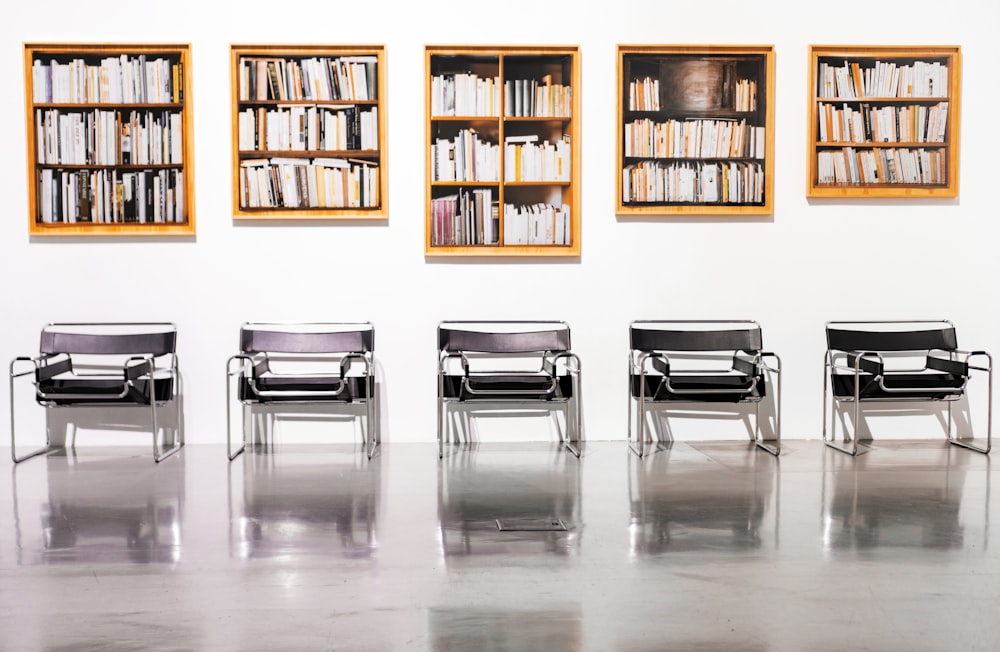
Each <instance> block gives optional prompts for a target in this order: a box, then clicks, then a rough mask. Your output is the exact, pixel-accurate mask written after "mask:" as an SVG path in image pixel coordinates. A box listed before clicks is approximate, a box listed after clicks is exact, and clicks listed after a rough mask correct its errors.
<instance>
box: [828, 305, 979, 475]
mask: <svg viewBox="0 0 1000 652" xmlns="http://www.w3.org/2000/svg"><path fill="white" fill-rule="evenodd" d="M906 326H909V328H904V327H906ZM931 326H936V328H931ZM826 333H827V351H826V354H825V355H824V358H823V441H824V442H825V443H826V445H827V446H829V447H831V448H835V449H837V450H839V451H843V452H845V453H848V454H849V455H855V456H856V455H861V454H864V453H866V452H868V450H869V448H868V447H867V446H865V445H863V444H862V445H859V444H858V429H859V427H860V423H861V422H860V417H861V404H862V403H876V402H882V403H888V402H907V401H915V402H935V401H944V402H945V403H946V404H947V413H948V426H947V428H948V430H947V438H948V441H949V442H950V443H952V444H954V445H956V446H961V447H963V448H968V449H969V450H973V451H976V452H978V453H983V454H989V452H990V449H991V447H992V441H993V357H992V356H991V355H990V354H989V353H987V352H986V351H963V350H960V349H958V344H957V338H956V335H955V327H954V326H953V325H952V323H951V322H950V321H948V320H945V319H939V320H921V319H915V320H888V321H861V320H859V321H831V322H828V323H827V325H826ZM894 354H907V355H909V356H911V357H912V356H919V357H923V358H924V360H925V363H924V366H922V367H917V368H907V369H902V368H901V369H888V368H886V359H887V358H889V357H891V356H892V355H894ZM980 360H981V362H980ZM973 371H982V372H985V373H986V379H987V397H988V398H987V402H986V405H987V408H986V445H985V446H977V445H975V444H973V443H972V442H971V441H966V440H964V439H960V438H959V437H958V436H957V434H956V433H955V432H954V426H953V419H952V403H953V402H955V401H957V400H960V399H961V398H962V397H964V396H965V395H966V388H967V385H968V382H969V380H970V379H971V377H972V372H973ZM838 380H839V381H844V380H846V381H847V382H848V384H849V387H846V388H845V387H840V388H839V390H840V391H838V387H836V386H835V381H838ZM933 383H936V384H933ZM839 384H840V385H844V383H843V382H841V383H839ZM842 403H851V404H852V405H853V416H854V433H853V434H850V435H849V434H848V432H847V426H846V424H845V426H844V436H843V439H842V441H840V442H838V441H837V440H836V414H835V412H836V411H835V410H834V407H835V405H837V404H842ZM828 410H829V418H828ZM828 425H829V429H828V428H827V426H828Z"/></svg>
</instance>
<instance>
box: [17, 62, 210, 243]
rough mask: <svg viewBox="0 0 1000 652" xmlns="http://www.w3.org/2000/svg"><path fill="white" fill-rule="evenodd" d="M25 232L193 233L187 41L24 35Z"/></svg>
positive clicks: (78, 233) (192, 149)
mask: <svg viewBox="0 0 1000 652" xmlns="http://www.w3.org/2000/svg"><path fill="white" fill-rule="evenodd" d="M24 77H25V93H24V97H25V114H26V119H27V136H28V138H27V140H28V143H27V145H28V146H27V152H28V211H29V214H28V233H29V234H30V235H32V236H118V235H121V236H142V235H151V236H152V235H157V236H161V235H192V234H194V232H195V219H194V147H193V133H194V132H193V128H192V109H191V106H192V101H191V48H190V46H189V45H186V44H185V45H177V44H155V45H154V44H115V43H93V44H90V43H86V44H81V43H26V44H25V45H24Z"/></svg>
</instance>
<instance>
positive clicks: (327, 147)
mask: <svg viewBox="0 0 1000 652" xmlns="http://www.w3.org/2000/svg"><path fill="white" fill-rule="evenodd" d="M230 58H231V67H232V84H231V85H232V93H233V98H232V105H233V219H236V220H271V219H276V218H294V219H303V220H310V219H319V220H335V219H351V220H358V219H362V220H363V219H377V220H382V219H385V218H386V217H387V216H388V206H387V198H388V171H387V165H386V161H387V160H388V159H387V153H388V146H387V142H386V141H387V137H386V115H387V112H386V85H387V82H386V67H385V48H384V46H381V45H351V46H329V45H233V46H231V47H230Z"/></svg>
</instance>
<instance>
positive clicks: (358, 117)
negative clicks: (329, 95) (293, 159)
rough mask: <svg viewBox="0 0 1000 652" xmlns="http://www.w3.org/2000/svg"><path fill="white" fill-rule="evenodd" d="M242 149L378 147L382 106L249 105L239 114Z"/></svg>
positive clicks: (371, 148)
mask: <svg viewBox="0 0 1000 652" xmlns="http://www.w3.org/2000/svg"><path fill="white" fill-rule="evenodd" d="M239 139H240V150H241V151H280V150H289V151H322V150H327V151H346V150H377V149H378V107H374V106H373V107H371V108H369V109H367V110H359V109H358V107H356V106H354V105H344V106H333V107H317V106H290V107H288V108H281V109H265V108H263V107H257V108H248V109H245V110H243V111H241V112H240V114H239Z"/></svg>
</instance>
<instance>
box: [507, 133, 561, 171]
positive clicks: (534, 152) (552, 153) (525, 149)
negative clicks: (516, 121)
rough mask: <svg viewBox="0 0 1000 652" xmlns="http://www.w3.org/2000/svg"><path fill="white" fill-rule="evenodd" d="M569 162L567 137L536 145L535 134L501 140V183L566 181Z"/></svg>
mask: <svg viewBox="0 0 1000 652" xmlns="http://www.w3.org/2000/svg"><path fill="white" fill-rule="evenodd" d="M571 160H572V156H571V153H570V143H569V137H568V136H565V135H564V136H563V137H562V139H560V140H558V141H556V142H555V143H550V142H549V141H547V140H546V141H543V142H541V143H539V142H538V135H537V134H531V135H528V136H507V137H506V138H504V180H505V181H514V182H521V181H557V182H562V181H566V182H568V181H569V180H570V161H571Z"/></svg>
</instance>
